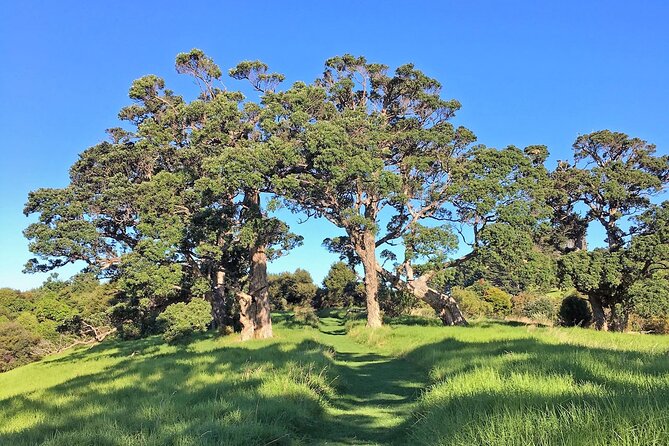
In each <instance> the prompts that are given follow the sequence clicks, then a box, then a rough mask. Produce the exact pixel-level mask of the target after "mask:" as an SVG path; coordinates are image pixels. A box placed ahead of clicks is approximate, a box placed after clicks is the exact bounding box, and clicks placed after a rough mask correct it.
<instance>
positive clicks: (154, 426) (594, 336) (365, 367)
mask: <svg viewBox="0 0 669 446" xmlns="http://www.w3.org/2000/svg"><path fill="white" fill-rule="evenodd" d="M275 321H276V322H275V325H276V330H275V331H276V337H275V338H274V339H272V340H270V341H252V342H248V343H241V342H238V341H237V340H236V339H235V338H234V337H224V338H216V337H213V336H204V337H199V338H197V339H195V340H193V341H192V342H190V343H188V344H185V345H179V346H168V345H165V344H163V343H162V340H161V339H160V338H158V337H154V338H149V339H144V340H140V341H134V342H105V343H103V344H100V345H98V346H95V347H93V348H90V349H82V350H77V351H72V352H69V353H66V354H63V355H58V356H52V357H49V358H47V359H45V360H43V361H41V362H38V363H34V364H30V365H28V366H25V367H21V368H18V369H15V370H12V371H10V372H7V373H4V374H0V444H2V445H3V446H4V445H12V446H14V445H33V444H44V445H63V446H66V445H67V446H70V445H200V444H205V445H214V444H216V445H219V444H225V445H227V444H230V445H237V444H238V445H280V444H329V445H335V444H390V443H395V444H426V445H427V444H444V445H446V444H448V445H474V444H493V445H531V444H542V445H549V444H550V445H554V444H555V445H557V444H560V445H562V444H567V445H581V444H583V445H586V444H587V445H612V444H615V445H666V444H669V353H668V352H669V337H668V336H649V335H633V334H610V333H598V332H594V331H591V330H583V329H578V328H574V329H562V328H537V327H533V326H523V325H514V324H509V323H495V322H486V321H483V322H478V323H475V324H473V325H472V326H470V327H462V328H461V327H457V328H453V327H448V328H445V327H439V326H435V325H434V324H433V322H432V321H429V320H425V319H418V318H404V319H402V320H398V321H395V324H394V325H393V326H392V327H386V328H383V329H380V330H375V331H373V332H370V331H368V330H366V329H364V327H362V326H361V325H360V324H361V323H360V322H355V321H354V322H351V321H348V322H345V321H344V320H343V319H342V318H339V317H337V314H336V313H333V314H331V315H326V316H324V317H322V318H321V324H320V326H319V328H318V329H316V328H311V327H304V326H300V325H296V324H294V323H292V322H290V319H289V317H288V316H286V315H283V316H282V315H277V316H276V317H275Z"/></svg>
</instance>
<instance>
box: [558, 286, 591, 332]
mask: <svg viewBox="0 0 669 446" xmlns="http://www.w3.org/2000/svg"><path fill="white" fill-rule="evenodd" d="M558 314H559V317H560V324H562V325H564V326H565V327H587V326H589V325H590V323H591V321H592V311H591V310H590V305H588V301H586V300H585V299H583V298H582V297H580V296H578V295H576V294H571V295H568V296H567V297H565V298H564V299H563V300H562V304H561V305H560V310H559V313H558Z"/></svg>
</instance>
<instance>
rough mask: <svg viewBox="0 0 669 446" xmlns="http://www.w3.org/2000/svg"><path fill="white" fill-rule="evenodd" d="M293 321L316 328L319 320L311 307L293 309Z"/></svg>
mask: <svg viewBox="0 0 669 446" xmlns="http://www.w3.org/2000/svg"><path fill="white" fill-rule="evenodd" d="M293 320H294V321H295V322H297V323H299V324H302V325H309V326H310V327H314V328H317V327H318V323H319V322H320V319H318V316H317V315H316V311H315V310H314V309H313V308H312V307H295V310H294V311H293Z"/></svg>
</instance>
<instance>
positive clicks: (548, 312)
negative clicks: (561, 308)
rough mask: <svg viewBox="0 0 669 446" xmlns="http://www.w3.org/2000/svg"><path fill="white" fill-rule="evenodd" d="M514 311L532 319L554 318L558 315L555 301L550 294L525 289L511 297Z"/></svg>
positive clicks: (518, 314)
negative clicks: (540, 293)
mask: <svg viewBox="0 0 669 446" xmlns="http://www.w3.org/2000/svg"><path fill="white" fill-rule="evenodd" d="M511 301H512V304H513V307H512V313H513V314H515V315H516V316H523V317H528V318H532V319H548V320H553V319H555V317H556V316H557V311H556V310H557V309H556V305H555V302H554V301H553V300H552V299H551V298H549V297H548V296H542V295H538V294H536V293H532V292H529V291H524V292H522V293H519V294H518V295H516V296H513V297H512V298H511Z"/></svg>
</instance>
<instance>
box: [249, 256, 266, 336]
mask: <svg viewBox="0 0 669 446" xmlns="http://www.w3.org/2000/svg"><path fill="white" fill-rule="evenodd" d="M249 289H250V294H251V297H252V299H253V305H254V307H255V308H254V310H253V320H254V327H253V332H254V334H253V337H254V338H256V339H267V338H271V337H272V317H271V315H270V304H269V279H268V278H267V251H266V248H265V247H264V246H260V247H257V248H254V249H253V250H252V251H251V273H250V275H249Z"/></svg>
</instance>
